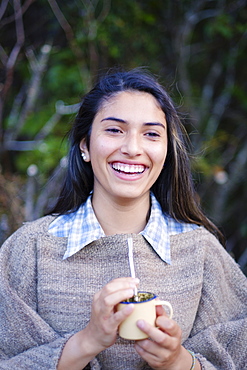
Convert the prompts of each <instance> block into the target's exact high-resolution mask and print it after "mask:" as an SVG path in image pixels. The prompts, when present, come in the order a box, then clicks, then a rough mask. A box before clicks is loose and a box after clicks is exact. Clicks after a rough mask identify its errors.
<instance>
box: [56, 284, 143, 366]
mask: <svg viewBox="0 0 247 370" xmlns="http://www.w3.org/2000/svg"><path fill="white" fill-rule="evenodd" d="M138 283H139V280H138V279H133V278H130V277H129V278H119V279H115V280H112V281H111V282H110V283H108V284H107V285H105V286H104V287H103V288H102V289H101V290H100V291H99V292H97V293H96V294H95V296H94V298H93V303H92V312H91V318H90V321H89V323H88V325H87V326H86V327H85V329H83V330H81V331H79V332H78V333H76V334H74V335H73V336H72V337H71V338H70V339H69V340H68V342H67V343H66V345H65V346H64V349H63V351H62V355H61V357H60V359H59V363H58V366H57V369H58V370H67V369H70V370H81V369H83V368H84V367H85V366H86V365H87V364H88V363H89V362H90V361H91V360H92V359H93V358H94V357H95V356H97V354H98V353H100V352H101V351H103V350H104V349H106V348H107V347H110V346H111V345H112V344H113V343H114V342H115V340H116V337H117V330H118V326H119V324H120V323H121V322H122V321H123V320H124V319H125V318H126V317H127V316H129V315H130V314H131V312H132V311H133V309H134V305H133V304H128V305H126V307H125V308H124V309H123V310H121V311H117V310H116V305H117V304H118V303H119V302H121V301H123V300H125V299H128V298H131V297H132V296H133V290H134V288H135V287H136V286H137V285H138Z"/></svg>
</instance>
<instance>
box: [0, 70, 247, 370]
mask: <svg viewBox="0 0 247 370" xmlns="http://www.w3.org/2000/svg"><path fill="white" fill-rule="evenodd" d="M70 143H71V147H70V152H69V165H68V170H67V174H66V177H65V180H64V185H63V187H62V190H61V193H60V196H59V198H58V200H57V204H56V205H55V207H54V208H53V209H52V210H51V212H50V214H49V215H47V216H45V217H43V218H41V219H38V220H36V221H33V222H30V223H27V224H25V225H24V226H23V227H22V228H20V229H19V230H18V231H17V232H16V233H15V234H14V235H12V236H11V237H10V238H9V239H8V240H7V241H6V242H5V243H4V245H3V246H2V248H1V249H0V297H1V310H0V311H1V316H0V338H1V340H0V368H1V369H4V370H9V369H16V368H23V369H24V368H25V369H29V370H36V369H37V368H39V369H44V370H48V369H49V370H55V369H58V370H65V369H66V370H67V369H70V370H81V369H90V368H91V369H95V370H96V369H102V370H104V369H105V370H111V369H112V370H113V369H114V370H115V369H118V370H135V369H164V370H173V369H183V370H192V369H195V370H199V369H233V368H236V369H244V368H245V364H246V355H245V349H246V348H245V346H246V340H247V330H246V325H247V323H246V316H247V312H246V311H247V308H246V299H247V282H246V277H245V276H244V275H243V274H242V272H241V271H240V269H239V267H238V266H237V265H236V263H235V262H234V261H233V259H232V258H231V257H230V256H229V255H228V254H227V252H226V251H225V250H224V248H223V246H222V244H223V243H224V238H223V236H222V234H221V233H220V231H219V230H218V228H217V227H216V226H215V225H214V224H213V223H212V222H211V221H210V220H208V219H207V217H206V216H205V215H204V213H203V212H202V210H201V209H200V205H199V203H198V196H197V194H196V192H195V190H194V186H193V182H192V177H191V171H190V163H189V157H188V153H187V150H186V143H185V132H184V129H183V126H182V125H181V122H180V120H179V117H178V113H177V111H176V109H175V107H174V105H173V102H172V101H171V99H170V97H169V96H168V94H167V92H166V91H165V89H164V88H163V87H162V86H161V85H160V84H158V82H157V81H156V80H155V79H154V78H153V77H152V76H151V75H150V74H147V73H144V72H143V71H140V70H133V71H129V72H119V71H117V72H115V73H109V74H107V75H106V76H104V77H102V78H101V79H100V80H99V82H98V83H97V84H96V85H95V86H94V88H93V89H92V90H91V91H90V92H89V93H88V94H87V95H86V96H85V97H84V98H83V100H82V102H81V106H80V110H79V112H78V115H77V117H76V119H75V122H74V125H73V128H72V130H71V134H70ZM130 238H131V239H132V241H133V245H132V244H131V245H132V249H131V250H132V255H133V259H134V262H133V264H134V265H135V266H134V267H135V272H136V274H137V276H138V279H137V278H132V277H130V275H131V272H130V266H129V255H128V242H127V241H128V240H129V239H130ZM139 284H140V285H141V288H142V290H145V291H146V292H152V296H154V295H155V296H156V295H158V296H161V299H162V301H163V299H165V300H166V301H169V305H170V306H169V307H172V309H173V312H174V318H173V319H172V318H168V317H167V315H166V312H165V310H164V308H162V306H157V307H156V309H155V311H154V319H155V323H153V324H154V325H153V324H150V323H149V322H147V321H145V320H143V319H141V320H137V321H136V322H135V325H136V326H137V327H138V330H139V331H141V332H144V333H145V334H144V337H146V338H147V339H143V340H139V341H137V342H135V343H133V342H131V341H128V340H124V339H122V338H121V337H120V336H119V334H118V328H119V326H120V324H121V323H123V322H124V321H125V319H127V318H128V317H129V316H130V315H131V314H132V313H133V314H135V312H136V311H135V306H136V305H139V304H140V303H142V302H136V301H135V302H134V303H135V304H131V303H130V304H128V305H125V307H124V308H123V309H122V310H118V309H117V307H118V305H119V303H120V302H122V301H126V300H130V299H131V297H133V295H134V291H136V289H137V286H138V285H139ZM163 302H164V301H163ZM226 302H227V304H226ZM145 303H146V302H145ZM236 307H237V310H236ZM229 343H230V344H231V345H229Z"/></svg>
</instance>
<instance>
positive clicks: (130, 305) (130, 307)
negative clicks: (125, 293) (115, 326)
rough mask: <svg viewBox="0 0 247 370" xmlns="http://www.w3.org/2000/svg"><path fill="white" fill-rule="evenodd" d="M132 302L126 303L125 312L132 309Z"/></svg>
mask: <svg viewBox="0 0 247 370" xmlns="http://www.w3.org/2000/svg"><path fill="white" fill-rule="evenodd" d="M133 306H134V305H133V303H130V304H127V305H126V307H125V313H129V312H132V311H133Z"/></svg>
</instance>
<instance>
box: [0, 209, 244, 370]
mask: <svg viewBox="0 0 247 370" xmlns="http://www.w3.org/2000/svg"><path fill="white" fill-rule="evenodd" d="M53 219H54V217H52V216H47V217H44V218H41V219H39V220H37V221H34V222H30V223H26V224H25V225H24V226H23V227H21V228H20V229H19V230H18V231H17V232H15V233H14V234H13V235H12V236H11V237H10V238H9V239H8V240H7V241H6V242H5V243H4V245H3V246H2V247H1V249H0V369H4V370H17V369H18V370H21V369H23V370H55V369H56V367H57V363H58V360H59V357H60V355H61V352H62V349H63V347H64V345H65V343H66V341H67V340H68V338H69V337H70V336H71V335H73V334H74V333H75V332H77V331H79V330H81V329H83V328H84V327H85V325H87V323H88V322H89V319H90V309H91V302H92V298H93V295H94V294H95V293H96V292H97V291H98V290H99V289H101V288H102V286H103V285H105V284H106V283H107V282H109V281H110V280H112V279H115V278H117V277H121V276H130V271H129V266H128V250H127V243H126V240H127V237H128V236H129V235H113V236H108V237H104V238H101V239H99V240H97V241H95V242H93V243H91V244H89V245H88V246H86V247H85V248H83V249H82V250H81V251H79V252H77V253H76V254H75V255H73V256H71V257H69V258H68V259H66V260H63V255H64V252H65V250H66V242H67V239H66V238H59V237H55V236H53V235H51V234H49V233H48V226H49V224H50V222H51V221H52V220H53ZM132 236H133V240H134V258H135V266H136V275H137V276H138V278H139V279H140V282H141V283H140V289H142V290H147V291H151V292H154V293H156V294H157V295H158V296H159V297H160V298H162V299H166V300H169V301H170V302H171V304H172V306H173V309H174V320H176V321H177V322H178V324H179V325H180V327H181V329H182V332H183V338H182V340H183V345H184V346H185V347H186V348H187V349H191V350H192V351H194V352H195V353H196V354H197V357H198V359H199V361H200V363H201V366H202V368H203V369H207V370H208V369H222V370H230V369H237V370H244V369H247V356H246V349H247V318H246V316H247V280H246V278H245V276H244V275H243V274H242V272H241V271H240V269H239V267H238V266H237V264H236V263H235V262H234V261H233V259H232V258H231V257H230V256H229V255H228V254H227V252H226V251H225V250H224V249H223V247H222V246H221V245H220V244H219V242H218V241H217V240H216V238H215V237H214V236H213V235H212V234H210V233H209V232H208V231H206V230H205V229H204V228H202V227H200V228H198V229H196V230H194V231H190V232H186V233H182V234H178V235H174V236H171V257H172V264H171V265H168V264H166V263H165V262H163V261H162V260H161V259H160V257H159V256H158V255H157V254H156V253H155V252H154V250H153V249H152V247H151V246H150V245H149V244H148V243H147V242H146V240H145V239H144V238H143V237H142V236H141V235H139V234H138V235H136V234H133V235H132ZM86 368H87V369H90V368H92V369H105V370H135V369H136V370H137V369H150V367H149V366H148V364H147V363H145V362H144V361H143V360H142V359H141V358H140V357H139V355H138V354H137V353H136V352H135V350H134V348H133V342H131V341H127V340H123V339H121V338H118V339H117V342H116V343H115V344H114V345H113V346H112V347H110V348H108V349H106V350H105V351H103V352H101V353H100V354H99V355H98V356H97V358H96V359H94V360H93V361H91V363H90V364H88V365H87V367H86ZM178 370H180V369H178Z"/></svg>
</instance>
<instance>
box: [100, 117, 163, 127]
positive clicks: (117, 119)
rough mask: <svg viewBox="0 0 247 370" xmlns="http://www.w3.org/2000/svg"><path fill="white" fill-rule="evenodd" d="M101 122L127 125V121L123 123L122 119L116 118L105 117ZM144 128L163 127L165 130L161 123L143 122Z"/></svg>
mask: <svg viewBox="0 0 247 370" xmlns="http://www.w3.org/2000/svg"><path fill="white" fill-rule="evenodd" d="M103 121H116V122H121V123H128V122H127V121H125V120H124V119H121V118H116V117H107V118H103V119H102V120H101V122H103ZM144 126H161V127H163V128H164V129H166V126H165V125H163V123H160V122H145V123H144Z"/></svg>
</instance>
